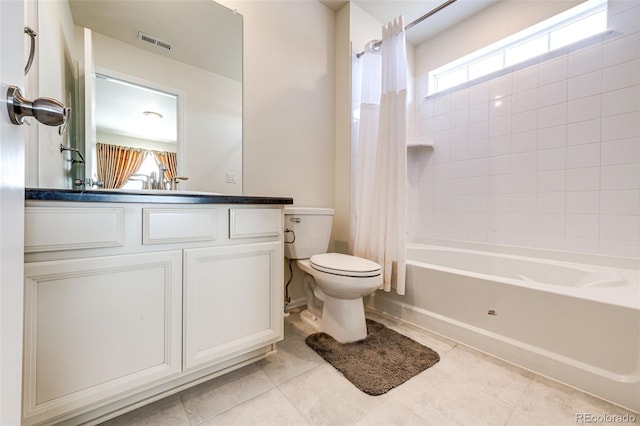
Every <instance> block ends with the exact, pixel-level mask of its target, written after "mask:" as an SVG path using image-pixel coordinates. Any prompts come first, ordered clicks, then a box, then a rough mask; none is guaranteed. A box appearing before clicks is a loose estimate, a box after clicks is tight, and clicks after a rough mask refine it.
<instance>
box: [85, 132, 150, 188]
mask: <svg viewBox="0 0 640 426" xmlns="http://www.w3.org/2000/svg"><path fill="white" fill-rule="evenodd" d="M96 150H97V157H98V180H99V181H102V182H104V186H103V188H120V187H122V185H124V184H125V183H126V182H127V180H129V178H130V177H131V175H132V174H134V173H135V172H136V170H138V169H139V168H140V165H141V164H142V161H143V160H144V157H145V156H144V154H145V151H144V150H141V149H139V148H132V147H128V146H118V145H109V144H104V143H97V144H96Z"/></svg>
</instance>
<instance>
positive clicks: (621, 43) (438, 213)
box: [409, 0, 640, 257]
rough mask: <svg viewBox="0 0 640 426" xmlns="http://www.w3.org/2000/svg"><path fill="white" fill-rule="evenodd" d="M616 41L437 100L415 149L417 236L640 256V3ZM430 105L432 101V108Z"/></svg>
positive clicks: (421, 95) (620, 25)
mask: <svg viewBox="0 0 640 426" xmlns="http://www.w3.org/2000/svg"><path fill="white" fill-rule="evenodd" d="M609 14H610V17H609V23H610V27H611V29H612V30H613V31H612V32H611V33H610V34H607V35H605V36H603V37H602V39H601V40H600V41H599V42H597V43H595V44H591V45H589V46H587V47H583V48H581V49H574V50H573V51H572V50H569V51H567V52H566V53H565V54H562V55H556V57H554V58H553V59H549V60H546V61H541V62H539V63H537V64H535V65H532V66H529V67H526V68H524V69H518V70H514V71H512V72H509V73H507V74H504V75H501V76H500V77H497V78H494V79H490V80H489V81H484V82H481V83H479V84H475V85H470V86H469V87H465V88H462V89H459V90H453V91H450V92H448V93H445V94H441V95H437V96H434V97H431V98H426V99H425V96H426V87H427V85H426V83H427V80H426V76H419V77H418V78H417V79H416V86H415V87H416V100H417V102H416V115H415V120H416V126H415V128H416V129H417V132H418V138H419V139H421V140H428V141H433V143H434V145H435V146H434V150H433V151H426V150H412V151H409V181H410V189H411V191H410V198H409V211H410V217H409V224H410V229H409V237H410V240H412V241H420V240H423V239H428V238H440V239H454V240H468V241H476V242H491V243H498V244H509V245H517V246H525V247H538V248H547V249H556V250H569V251H579V252H588V253H596V254H605V255H614V256H627V257H639V256H640V4H639V3H638V2H637V1H625V0H610V2H609ZM421 99H423V101H420V100H421Z"/></svg>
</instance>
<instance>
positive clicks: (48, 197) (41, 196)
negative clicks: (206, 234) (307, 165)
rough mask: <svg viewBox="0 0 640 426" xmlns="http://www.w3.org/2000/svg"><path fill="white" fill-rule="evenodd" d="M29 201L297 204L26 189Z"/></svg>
mask: <svg viewBox="0 0 640 426" xmlns="http://www.w3.org/2000/svg"><path fill="white" fill-rule="evenodd" d="M25 199H26V200H43V201H80V202H96V203H162V204H293V198H288V197H257V196H250V195H221V194H216V193H212V192H199V191H135V190H134V191H126V190H109V189H95V190H77V189H54V188H26V189H25Z"/></svg>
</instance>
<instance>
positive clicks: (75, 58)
mask: <svg viewBox="0 0 640 426" xmlns="http://www.w3.org/2000/svg"><path fill="white" fill-rule="evenodd" d="M36 4H37V7H36V9H37V25H36V26H37V27H38V28H37V29H36V30H37V31H38V33H39V36H38V40H39V46H38V47H39V48H38V57H37V62H36V66H34V68H37V69H36V70H35V72H34V70H32V72H31V73H33V74H38V75H37V76H36V77H33V76H30V78H33V79H35V82H34V83H33V84H32V87H34V88H35V93H34V94H38V92H39V91H40V93H42V95H43V96H50V97H59V98H62V99H67V98H69V101H68V102H70V103H71V104H72V105H71V106H72V108H73V114H74V116H73V122H72V124H71V125H70V126H69V132H70V133H69V134H68V135H67V137H66V139H61V138H60V136H59V135H58V136H56V135H49V134H47V133H46V130H38V132H39V133H40V134H38V135H36V137H35V138H30V147H29V165H28V174H27V182H28V185H29V186H40V187H53V188H60V187H62V188H71V187H73V185H72V182H73V181H74V179H78V178H80V177H82V178H92V179H98V176H97V164H98V163H97V162H96V160H97V159H96V157H95V151H96V149H95V146H96V145H95V144H96V143H97V142H103V143H105V144H124V143H122V141H123V140H124V137H125V136H126V137H127V138H129V139H128V140H129V141H133V140H134V139H148V140H153V141H154V143H168V140H169V139H172V140H176V141H177V142H175V151H176V153H177V160H176V164H177V165H176V167H177V171H176V173H177V174H178V175H179V176H185V177H188V178H189V180H187V181H183V182H182V183H181V184H180V187H181V189H183V190H199V191H212V192H221V193H225V194H230V195H233V194H242V16H241V15H239V14H237V13H235V12H234V11H232V10H229V9H227V8H226V7H224V6H221V5H219V4H217V3H215V2H214V1H211V0H193V1H179V0H159V1H154V2H146V1H139V0H92V1H84V0H38V1H37V3H36ZM151 5H153V7H150V6H151ZM28 24H33V23H31V22H28ZM34 25H35V24H34ZM85 28H86V29H90V31H86V30H85ZM54 41H59V42H60V43H59V45H58V44H57V43H54ZM150 41H152V42H150ZM168 46H170V49H167V47H168ZM61 58H64V59H61ZM94 70H98V74H102V75H107V76H109V77H112V78H114V79H115V80H121V81H126V82H130V83H135V84H136V85H138V86H142V87H147V88H154V89H158V88H160V90H159V91H160V92H164V93H170V94H173V95H177V110H176V113H175V115H176V122H177V128H176V130H175V132H174V131H162V132H161V133H162V134H161V135H160V136H159V137H153V138H147V137H144V136H143V137H141V136H140V135H136V134H135V132H127V134H126V135H125V134H120V135H119V139H120V141H121V142H116V141H115V140H114V135H115V134H118V132H110V131H106V130H105V129H106V128H107V125H106V124H104V123H106V120H107V119H106V118H103V117H102V116H101V110H102V108H101V107H100V104H99V103H98V102H99V97H100V94H99V93H98V92H94V90H93V89H94V88H95V89H98V90H99V88H98V86H99V85H101V84H102V83H104V81H100V80H99V79H95V80H93V79H92V78H85V77H86V76H88V77H91V76H92V75H93V73H94ZM65 81H66V83H65V84H62V82H65ZM61 87H62V89H61ZM54 88H57V89H56V90H51V89H54ZM166 88H170V90H166ZM38 89H39V90H38ZM61 90H64V91H65V93H69V95H65V94H63V93H60V91H61ZM85 105H86V108H85ZM92 107H95V110H93V109H92ZM149 115H152V114H149ZM163 117H164V114H163ZM101 123H103V124H101ZM141 123H142V120H140V123H138V125H139V126H142V124H141ZM103 126H104V127H103ZM156 127H157V126H156ZM121 133H122V132H121ZM169 133H174V135H172V136H169ZM33 141H35V142H33ZM60 144H63V145H64V146H68V147H73V148H76V149H78V150H79V152H81V153H82V154H84V157H85V158H86V159H87V165H86V167H84V166H80V165H77V164H72V163H71V161H70V151H64V152H62V153H61V152H59V146H60ZM127 146H134V145H131V144H129V145H127ZM134 147H135V149H151V150H155V151H162V152H170V151H171V150H170V149H169V148H164V147H163V148H160V147H155V148H148V147H146V146H145V145H139V146H138V145H135V146H134ZM140 172H141V174H146V173H147V172H145V171H140ZM134 174H138V173H137V171H136V172H135V173H134ZM227 174H229V175H233V176H235V177H236V179H235V182H227V181H226V176H227ZM230 180H231V179H230ZM136 184H138V185H141V184H142V183H136Z"/></svg>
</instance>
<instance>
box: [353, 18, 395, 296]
mask: <svg viewBox="0 0 640 426" xmlns="http://www.w3.org/2000/svg"><path fill="white" fill-rule="evenodd" d="M380 53H381V55H380V56H378V55H376V54H372V53H367V54H365V55H364V56H363V57H361V58H360V59H361V60H362V64H361V66H362V68H361V70H362V89H361V90H362V91H361V96H362V101H361V105H360V124H359V132H358V147H357V155H356V174H355V175H356V176H355V188H354V195H355V197H354V204H355V205H354V210H355V218H354V220H355V233H354V242H353V252H354V254H355V255H356V256H361V257H365V258H367V259H371V260H373V261H375V262H377V263H379V264H380V265H381V266H382V268H383V275H384V282H383V289H384V290H385V291H390V290H391V288H395V290H396V292H397V293H398V294H404V286H405V268H406V242H407V236H406V197H407V196H406V192H407V189H406V188H407V148H406V126H407V119H406V116H407V112H406V111H407V54H406V45H405V32H404V21H403V18H402V17H398V18H396V19H395V20H393V21H392V22H390V23H389V24H387V25H385V26H384V27H383V28H382V46H381V49H380Z"/></svg>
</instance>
